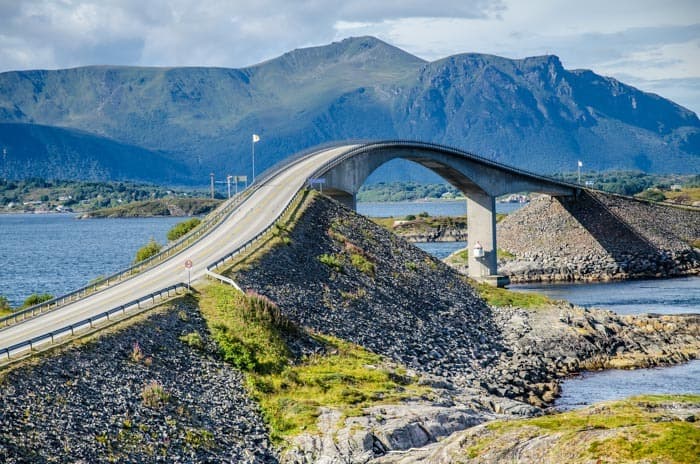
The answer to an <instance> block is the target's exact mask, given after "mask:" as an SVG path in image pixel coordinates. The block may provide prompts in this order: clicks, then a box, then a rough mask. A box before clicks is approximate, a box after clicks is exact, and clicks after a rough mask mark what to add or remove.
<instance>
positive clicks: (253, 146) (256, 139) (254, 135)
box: [250, 134, 260, 182]
mask: <svg viewBox="0 0 700 464" xmlns="http://www.w3.org/2000/svg"><path fill="white" fill-rule="evenodd" d="M259 141H260V136H259V135H258V134H253V142H252V143H251V144H250V147H251V151H252V153H253V182H255V144H256V143H258V142H259Z"/></svg>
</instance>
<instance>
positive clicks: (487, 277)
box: [467, 193, 509, 287]
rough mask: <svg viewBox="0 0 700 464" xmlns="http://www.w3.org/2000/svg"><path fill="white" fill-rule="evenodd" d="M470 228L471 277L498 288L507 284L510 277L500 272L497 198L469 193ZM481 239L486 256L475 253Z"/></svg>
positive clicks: (468, 221)
mask: <svg viewBox="0 0 700 464" xmlns="http://www.w3.org/2000/svg"><path fill="white" fill-rule="evenodd" d="M467 227H468V231H469V242H468V247H469V248H468V249H469V277H471V278H472V279H474V280H476V281H478V282H485V283H488V284H490V285H493V286H497V287H503V286H505V285H507V284H508V282H509V279H508V278H507V277H505V276H499V275H498V264H497V263H498V261H497V256H496V250H497V247H496V198H495V197H493V196H491V195H488V194H486V193H469V194H467ZM477 242H478V244H479V245H481V247H482V248H483V251H484V252H483V257H476V256H475V252H474V247H475V246H477Z"/></svg>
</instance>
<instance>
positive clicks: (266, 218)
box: [0, 146, 351, 349]
mask: <svg viewBox="0 0 700 464" xmlns="http://www.w3.org/2000/svg"><path fill="white" fill-rule="evenodd" d="M349 148H351V146H344V147H340V148H333V149H327V150H322V151H319V152H317V153H315V154H313V155H311V156H310V157H308V158H306V159H304V160H303V161H300V162H298V163H297V164H294V165H292V166H291V167H289V168H287V169H285V170H283V171H282V172H280V173H279V174H277V175H276V176H275V177H273V178H272V179H270V180H269V181H268V182H266V183H265V184H264V185H263V186H261V187H260V188H258V189H257V190H256V191H255V192H254V193H253V194H252V195H251V196H250V197H249V198H248V199H247V200H245V201H244V202H243V203H241V204H240V205H239V206H238V208H236V209H235V210H234V212H233V213H232V214H231V215H230V216H229V217H228V219H226V220H225V221H224V222H223V223H221V224H220V225H218V226H217V227H216V228H215V229H214V230H212V231H211V233H209V235H207V236H206V237H205V238H204V239H202V240H200V241H198V242H197V243H195V244H193V245H192V246H190V247H189V248H186V249H184V250H182V251H181V252H179V253H178V254H176V255H173V256H172V257H171V258H169V259H167V260H166V261H163V262H162V263H160V264H158V265H157V266H155V267H153V268H151V269H149V270H147V271H143V272H142V273H141V274H139V275H137V276H136V277H134V278H131V279H129V280H126V281H123V282H120V283H118V284H115V285H113V286H111V287H109V288H107V289H105V290H103V291H101V292H99V293H96V294H94V295H91V296H88V297H86V298H84V299H82V300H79V301H76V302H74V303H70V304H67V305H65V306H63V307H61V308H59V309H56V310H54V311H51V312H47V313H45V314H42V315H39V316H36V317H34V318H32V319H28V320H26V321H22V322H20V323H18V324H15V325H12V326H10V327H8V328H6V329H3V330H2V331H0V349H3V348H7V347H10V346H13V345H15V344H17V343H21V342H24V341H27V340H30V339H32V338H34V337H37V336H40V335H43V334H46V333H48V332H51V331H52V330H57V329H60V328H62V327H65V326H68V325H70V324H74V323H77V322H80V321H82V320H85V319H87V318H88V317H91V316H95V315H98V314H100V313H103V312H104V311H107V310H109V309H112V308H116V307H118V306H120V305H122V304H125V303H128V302H130V301H133V300H135V299H136V298H138V297H143V296H146V295H149V294H151V293H153V292H157V291H159V290H161V289H163V288H166V287H168V286H170V285H174V284H176V283H178V282H187V270H186V269H185V267H184V263H185V260H187V259H190V260H192V263H193V266H192V269H191V278H192V281H193V282H194V281H196V280H198V279H200V278H202V277H203V276H204V274H205V271H206V267H207V266H208V265H210V264H212V263H214V262H216V261H217V260H219V259H220V258H222V257H223V256H225V255H227V254H228V253H231V252H233V251H235V250H236V249H238V248H239V247H240V246H241V245H243V244H244V243H245V242H247V241H248V240H249V239H251V238H253V237H255V236H256V235H257V234H258V233H259V232H261V231H263V230H264V229H265V228H266V227H267V226H268V225H269V224H270V223H272V222H273V221H274V220H275V219H276V218H277V217H279V215H280V214H281V213H282V211H283V209H284V207H285V206H286V204H287V202H288V201H289V199H290V198H292V197H293V196H294V194H295V193H296V192H297V191H298V190H299V189H300V188H301V187H302V186H303V185H304V183H305V182H306V180H307V178H308V176H309V175H311V174H312V173H313V171H314V170H315V169H316V168H317V167H318V166H320V165H321V164H323V163H324V162H326V161H328V160H330V159H332V158H333V157H335V156H337V155H339V154H341V153H343V152H345V151H347V150H348V149H349Z"/></svg>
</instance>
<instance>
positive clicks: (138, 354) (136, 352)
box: [129, 342, 144, 363]
mask: <svg viewBox="0 0 700 464" xmlns="http://www.w3.org/2000/svg"><path fill="white" fill-rule="evenodd" d="M143 357H144V354H143V349H141V345H139V342H134V344H133V345H131V353H129V358H130V359H131V360H132V361H133V362H135V363H137V362H140V361H141V360H142V359H143Z"/></svg>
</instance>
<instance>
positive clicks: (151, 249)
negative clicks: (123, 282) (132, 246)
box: [134, 238, 162, 264]
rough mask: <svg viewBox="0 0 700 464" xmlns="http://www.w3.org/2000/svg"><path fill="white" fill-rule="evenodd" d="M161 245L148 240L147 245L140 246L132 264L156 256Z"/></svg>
mask: <svg viewBox="0 0 700 464" xmlns="http://www.w3.org/2000/svg"><path fill="white" fill-rule="evenodd" d="M161 248H162V245H161V244H160V243H158V242H156V241H155V240H154V239H153V238H151V240H149V242H148V243H147V244H145V245H144V246H142V247H141V248H139V249H138V251H137V252H136V258H135V259H134V264H136V263H140V262H141V261H145V260H147V259H148V258H150V257H152V256H155V255H157V254H158V253H159V252H160V249H161Z"/></svg>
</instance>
